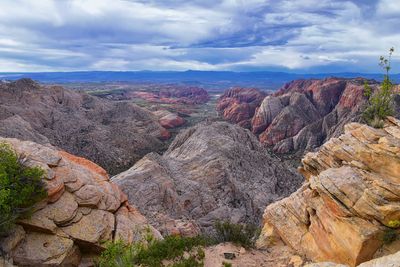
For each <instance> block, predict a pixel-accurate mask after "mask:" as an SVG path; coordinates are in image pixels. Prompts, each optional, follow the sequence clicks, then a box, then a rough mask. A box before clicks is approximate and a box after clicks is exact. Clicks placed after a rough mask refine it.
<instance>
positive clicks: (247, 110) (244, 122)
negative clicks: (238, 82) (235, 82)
mask: <svg viewBox="0 0 400 267" xmlns="http://www.w3.org/2000/svg"><path fill="white" fill-rule="evenodd" d="M264 97H265V93H263V92H261V91H259V90H257V89H252V88H232V89H229V90H227V91H225V92H224V94H223V95H221V96H220V98H219V99H218V102H217V107H216V109H217V111H218V112H219V113H220V114H221V116H222V117H223V118H224V119H226V120H227V121H229V122H232V123H237V124H239V125H240V126H242V127H244V128H248V129H250V128H251V118H252V117H253V116H254V112H255V110H256V108H257V107H258V106H260V104H261V102H262V100H263V99H264Z"/></svg>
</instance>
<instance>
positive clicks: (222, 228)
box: [215, 221, 260, 248]
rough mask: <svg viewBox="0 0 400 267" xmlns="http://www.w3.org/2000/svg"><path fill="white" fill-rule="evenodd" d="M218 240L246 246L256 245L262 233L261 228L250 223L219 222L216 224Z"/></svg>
mask: <svg viewBox="0 0 400 267" xmlns="http://www.w3.org/2000/svg"><path fill="white" fill-rule="evenodd" d="M215 231H216V241H217V242H232V243H234V244H237V245H240V246H243V247H245V248H250V247H254V245H255V242H256V240H257V238H258V236H259V235H260V229H259V228H258V227H257V226H255V225H250V224H234V223H231V222H228V221H226V222H217V223H216V224H215Z"/></svg>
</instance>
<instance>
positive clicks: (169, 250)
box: [98, 221, 260, 267]
mask: <svg viewBox="0 0 400 267" xmlns="http://www.w3.org/2000/svg"><path fill="white" fill-rule="evenodd" d="M214 228H215V232H214V234H212V235H199V236H195V237H181V236H167V237H165V238H164V239H163V240H156V239H154V238H153V237H152V236H151V235H147V236H146V237H145V238H144V241H142V242H137V243H134V244H131V245H127V244H124V243H123V242H122V241H121V240H119V241H116V242H114V243H109V244H108V245H107V247H106V250H105V251H104V252H103V253H102V254H101V256H100V259H99V262H98V266H99V267H131V266H149V267H160V266H169V267H200V266H203V265H204V258H205V252H204V247H206V246H211V245H215V244H219V243H223V242H232V243H234V244H236V245H239V246H242V247H245V248H252V247H254V243H255V240H256V239H257V237H258V235H259V232H260V230H259V228H257V227H256V226H253V225H246V224H235V223H231V222H228V221H225V222H217V223H216V224H215V226H214ZM224 266H229V263H226V264H225V265H224Z"/></svg>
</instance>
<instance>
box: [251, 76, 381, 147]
mask: <svg viewBox="0 0 400 267" xmlns="http://www.w3.org/2000/svg"><path fill="white" fill-rule="evenodd" d="M364 82H365V80H364V79H342V78H328V79H324V80H313V79H310V80H296V81H293V82H290V83H288V84H286V85H284V86H283V87H282V88H281V89H280V90H278V92H276V93H275V94H273V95H270V96H267V97H266V98H265V99H264V100H263V102H262V103H261V105H260V107H259V108H258V109H257V111H256V113H255V115H254V117H253V119H252V131H253V132H254V133H255V134H259V137H260V141H261V142H262V143H265V144H267V145H268V146H270V147H272V149H273V150H274V151H275V152H278V153H289V152H297V151H300V154H302V152H303V151H304V150H312V149H313V148H316V147H319V146H320V145H322V144H323V143H324V142H326V141H327V140H329V139H330V138H331V137H337V136H338V135H340V134H341V133H342V132H343V126H344V125H345V124H346V123H348V122H351V121H357V120H359V118H360V111H361V107H362V105H363V104H364V103H365V97H364V96H363V89H364ZM368 82H369V84H370V85H371V86H372V88H373V89H376V88H377V87H378V83H376V82H374V81H368Z"/></svg>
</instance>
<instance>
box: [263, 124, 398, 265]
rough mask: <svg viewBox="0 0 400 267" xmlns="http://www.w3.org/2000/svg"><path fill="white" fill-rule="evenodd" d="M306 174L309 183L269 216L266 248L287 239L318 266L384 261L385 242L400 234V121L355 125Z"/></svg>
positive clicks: (310, 158) (306, 163)
mask: <svg viewBox="0 0 400 267" xmlns="http://www.w3.org/2000/svg"><path fill="white" fill-rule="evenodd" d="M300 171H301V172H302V173H303V174H304V176H305V177H306V179H307V182H306V183H305V184H304V185H303V186H302V187H301V188H300V189H299V190H298V191H296V192H295V193H293V194H292V195H291V196H290V197H288V198H285V199H283V200H281V201H278V202H276V203H274V204H271V205H269V206H268V207H267V208H266V210H265V213H264V223H265V225H264V229H263V235H262V238H261V239H260V244H261V245H262V244H264V245H266V244H267V243H268V242H269V241H271V240H273V239H274V238H276V237H280V238H281V239H282V240H283V241H284V242H285V243H287V244H288V245H290V246H291V247H292V248H294V249H295V250H297V251H298V252H300V253H302V254H305V255H306V256H308V257H309V258H311V259H313V260H315V261H332V262H336V263H344V264H348V265H350V266H355V265H357V264H360V263H362V262H364V261H367V260H370V259H371V258H373V257H374V255H378V254H382V253H377V251H378V249H379V248H382V246H383V245H384V244H383V243H384V240H385V235H387V234H388V232H389V233H390V231H396V230H395V229H394V230H390V229H391V228H396V227H399V226H400V212H399V211H400V204H399V203H400V121H399V120H396V119H394V118H388V120H387V121H386V125H385V127H384V128H383V129H375V128H371V127H369V126H367V125H362V124H358V123H350V124H347V125H346V126H345V134H343V135H341V136H340V137H339V138H332V139H331V140H329V141H328V142H327V143H325V144H324V145H323V146H322V147H321V148H320V150H319V151H318V152H315V153H308V154H307V155H306V156H305V157H304V159H303V160H302V167H301V169H300ZM397 232H398V230H397Z"/></svg>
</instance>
